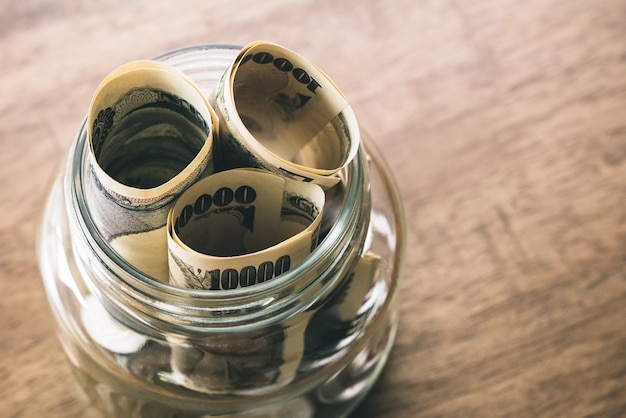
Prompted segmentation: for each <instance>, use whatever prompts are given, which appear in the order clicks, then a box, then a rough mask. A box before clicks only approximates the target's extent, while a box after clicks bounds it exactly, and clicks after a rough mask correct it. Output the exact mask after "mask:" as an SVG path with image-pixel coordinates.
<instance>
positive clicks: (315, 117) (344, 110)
mask: <svg viewBox="0 0 626 418" xmlns="http://www.w3.org/2000/svg"><path fill="white" fill-rule="evenodd" d="M214 100H215V106H216V111H217V113H218V115H219V117H220V137H219V146H218V149H219V153H220V160H221V161H223V162H224V164H225V165H227V166H229V167H245V166H252V167H261V168H264V169H266V170H269V171H273V172H275V173H277V174H280V175H284V176H287V177H292V178H295V179H298V180H304V181H312V182H314V183H317V184H320V185H321V186H322V187H324V188H329V187H332V186H333V185H334V184H336V183H337V182H338V180H339V179H338V177H337V175H336V173H337V172H338V171H339V170H340V169H341V168H343V167H344V166H345V165H347V164H348V163H349V162H350V161H351V160H352V159H353V158H354V156H355V154H356V152H357V149H358V147H359V143H360V134H359V126H358V124H357V121H356V117H355V115H354V112H353V111H352V108H351V107H350V106H349V105H348V103H347V101H346V98H345V97H344V96H343V94H342V93H341V92H340V91H339V89H338V88H337V86H335V84H333V82H332V81H331V80H330V79H329V78H328V77H327V76H326V75H325V74H324V73H323V72H322V71H321V70H319V69H318V68H317V67H316V66H315V65H313V64H312V63H310V62H309V61H307V60H306V59H304V58H303V57H301V56H300V55H298V54H296V53H295V52H293V51H290V50H288V49H286V48H284V47H281V46H278V45H275V44H272V43H267V42H253V43H251V44H249V45H247V46H245V47H244V48H243V49H242V50H241V51H240V53H239V55H238V56H237V57H236V59H235V61H234V62H233V64H232V65H231V66H230V67H229V68H228V69H227V70H226V72H225V73H224V74H223V76H222V78H221V79H220V81H219V82H218V85H217V87H216V92H215V97H214Z"/></svg>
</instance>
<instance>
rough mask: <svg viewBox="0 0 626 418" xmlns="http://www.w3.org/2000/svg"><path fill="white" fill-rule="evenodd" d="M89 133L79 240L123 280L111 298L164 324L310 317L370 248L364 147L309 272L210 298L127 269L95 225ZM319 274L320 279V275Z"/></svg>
mask: <svg viewBox="0 0 626 418" xmlns="http://www.w3.org/2000/svg"><path fill="white" fill-rule="evenodd" d="M240 48H241V47H238V46H235V45H226V44H203V45H197V46H191V47H186V48H180V49H175V50H172V51H170V52H167V53H165V54H162V55H159V56H157V57H156V58H155V59H157V60H162V61H166V62H167V61H172V60H173V59H179V58H183V59H184V58H190V59H192V61H193V58H194V57H193V55H195V54H197V53H200V54H202V53H207V51H208V53H209V54H211V53H227V54H228V53H230V54H233V53H235V54H236V53H237V51H239V49H240ZM205 59H206V57H205ZM183 72H184V70H183ZM86 132H87V130H86V118H85V119H84V120H83V123H82V125H81V127H80V129H79V131H78V133H77V135H76V138H75V140H74V145H73V147H72V150H71V151H70V158H69V159H68V167H67V170H66V173H67V175H66V181H67V182H68V183H66V186H68V187H67V190H69V192H68V193H67V195H66V199H68V200H67V204H68V207H71V208H73V210H71V211H70V212H73V213H70V218H73V220H74V221H75V222H76V223H77V224H78V225H77V226H78V228H79V230H80V234H79V235H80V236H81V237H83V238H84V240H85V241H86V244H87V245H88V247H89V248H91V250H92V251H93V252H94V253H96V255H97V257H99V259H100V260H102V264H103V265H104V266H105V270H106V271H107V272H108V273H105V275H108V274H111V273H112V274H113V275H114V276H115V277H116V278H117V279H118V280H119V282H118V281H117V279H112V278H110V277H107V279H108V280H107V283H106V284H105V286H109V287H110V286H112V287H116V289H114V293H115V294H113V295H108V296H113V297H115V298H120V297H124V296H129V294H130V296H131V297H132V298H135V300H136V301H138V302H139V303H140V304H146V305H149V306H148V307H147V309H148V310H150V309H157V310H158V311H159V312H157V313H156V316H165V317H167V318H169V319H172V315H173V316H175V317H176V318H178V319H179V320H180V321H181V322H182V323H185V324H190V323H196V322H198V321H199V322H201V323H204V324H205V325H206V324H215V323H216V322H221V323H222V324H223V325H231V324H232V321H233V316H231V315H227V316H226V318H225V317H224V316H223V314H224V312H226V311H229V312H230V309H235V310H237V311H238V312H239V315H241V316H242V319H243V318H245V317H247V316H248V315H251V314H253V315H255V323H256V322H257V321H259V317H258V312H259V310H261V309H263V310H264V312H266V316H267V317H268V319H275V317H276V315H278V314H279V313H280V316H281V317H282V316H283V315H287V314H288V312H292V311H293V310H297V309H306V307H307V306H308V305H310V304H311V303H313V301H314V300H316V299H317V298H318V297H319V296H320V295H322V294H324V293H330V291H331V290H332V288H333V287H334V286H333V285H332V284H331V283H335V282H338V281H339V279H340V276H342V275H341V274H335V273H336V272H337V271H343V269H347V268H350V267H351V266H352V265H353V264H354V262H356V255H354V254H352V257H347V255H348V254H350V253H351V252H354V253H356V252H358V251H354V250H355V248H354V246H355V245H362V243H363V241H364V237H365V233H366V230H367V228H366V225H367V222H368V216H369V188H368V187H369V186H368V182H367V180H366V179H367V178H368V173H367V159H366V152H365V149H364V147H363V144H361V145H360V146H359V150H358V153H357V155H356V158H354V159H353V160H352V162H350V163H349V164H348V165H347V166H346V167H344V168H343V169H342V170H341V171H340V177H341V178H342V183H343V185H344V186H345V191H344V196H343V201H342V202H341V205H340V207H339V210H338V213H337V215H336V218H335V222H334V224H333V225H332V226H331V227H330V229H329V230H328V233H327V234H326V236H325V237H324V238H323V239H322V240H321V241H320V243H319V244H318V246H317V247H316V248H315V249H314V250H313V251H312V252H311V254H310V255H309V256H308V257H307V258H306V259H305V260H304V261H303V262H302V263H301V264H299V265H297V266H296V267H294V268H293V269H291V270H289V271H287V272H285V273H283V274H281V275H280V276H277V277H275V278H272V279H271V280H270V281H268V282H264V283H258V284H255V285H252V286H248V287H240V288H237V289H228V290H220V291H208V290H203V289H188V288H183V287H179V286H175V285H172V284H170V283H164V282H161V281H159V280H157V279H155V278H153V277H151V276H148V275H146V274H145V273H143V272H141V271H139V270H137V269H136V268H134V267H132V266H130V265H129V264H128V263H127V262H125V261H124V259H123V258H121V257H120V256H119V254H117V252H116V251H115V250H114V249H112V248H111V246H110V245H109V244H108V243H107V242H106V240H105V238H104V236H103V235H102V233H101V232H100V230H99V228H98V227H97V225H96V224H95V222H94V219H93V218H92V215H91V212H90V209H89V207H88V205H87V201H86V195H85V189H84V181H85V180H86V174H87V170H89V162H88V161H89V159H88V146H87V145H88V143H87V133H86ZM364 139H365V138H362V140H364ZM358 241H360V243H358ZM359 248H360V247H358V248H357V250H359ZM350 258H352V259H350ZM312 272H315V275H313V274H312ZM311 276H313V277H311ZM97 288H98V290H100V292H99V293H103V292H104V293H109V290H111V289H105V288H103V287H102V286H97ZM122 294H124V295H122ZM189 309H191V310H192V311H195V313H192V315H191V317H190V318H193V319H189V318H187V319H183V317H186V316H187V315H188V314H189V313H190V312H189ZM207 310H208V311H207ZM207 313H209V315H208V316H207ZM210 313H213V314H215V315H210ZM150 315H152V314H150ZM236 315H237V314H236ZM167 322H170V321H169V320H168V321H167Z"/></svg>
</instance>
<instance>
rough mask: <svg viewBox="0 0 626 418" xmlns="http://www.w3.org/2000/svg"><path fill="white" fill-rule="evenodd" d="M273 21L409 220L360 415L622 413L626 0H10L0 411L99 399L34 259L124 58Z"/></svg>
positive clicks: (0, 51) (1, 64)
mask: <svg viewBox="0 0 626 418" xmlns="http://www.w3.org/2000/svg"><path fill="white" fill-rule="evenodd" d="M257 39H263V40H268V41H272V42H275V43H278V44H282V45H284V46H286V47H289V48H291V49H294V50H296V51H298V52H300V53H301V54H302V55H304V56H306V57H307V58H309V59H310V60H311V61H313V62H315V63H316V64H318V65H319V66H320V67H321V68H322V69H323V70H325V72H327V74H328V75H329V76H330V77H331V78H332V79H333V80H334V81H335V82H336V83H337V84H338V85H339V86H340V88H341V89H342V91H343V92H344V93H345V94H346V96H347V97H348V99H349V101H350V102H351V104H352V105H353V108H354V109H355V111H356V114H357V117H358V118H359V120H360V122H361V125H362V126H363V127H364V128H365V129H366V130H367V131H368V132H369V133H370V135H371V136H372V137H373V138H374V140H375V142H376V143H377V144H378V145H379V146H380V148H381V149H382V152H383V154H384V156H385V158H386V160H387V162H388V163H389V165H390V166H391V168H392V170H393V173H394V175H395V177H396V179H397V181H398V184H399V187H400V190H401V194H402V195H403V198H404V202H405V209H406V219H407V232H408V237H407V243H408V247H407V253H406V268H405V274H404V279H403V282H402V285H401V292H400V294H399V297H398V300H397V303H398V307H399V310H400V313H401V326H400V330H399V334H398V337H397V341H396V345H395V347H394V349H393V351H392V354H391V358H390V362H389V364H388V367H387V368H386V370H385V372H384V374H383V375H382V377H381V378H380V380H379V382H378V384H377V385H376V386H375V387H374V389H373V391H372V393H371V394H370V396H369V397H368V398H367V399H366V400H365V402H364V403H363V404H362V406H361V407H360V408H359V409H358V410H357V411H356V412H355V414H354V416H355V417H440V416H454V417H503V416H507V417H508V416H510V417H585V416H594V417H621V416H626V2H625V1H623V0H622V1H619V0H597V1H585V0H549V1H545V0H530V1H524V2H520V1H513V0H503V1H487V0H480V1H471V2H463V1H452V0H449V1H435V0H432V1H419V2H417V1H409V0H400V1H385V2H383V1H362V2H358V3H357V2H348V1H330V0H328V1H326V0H324V1H313V0H299V1H295V2H289V3H288V2H283V1H279V0H266V1H263V2H260V1H252V0H249V1H248V0H234V1H229V2H226V1H223V2H222V1H187V0H180V1H176V2H166V1H153V0H134V1H128V0H126V1H121V0H114V1H108V2H105V1H99V2H90V1H87V0H82V1H64V0H24V1H19V2H17V1H10V0H3V1H1V2H0V213H1V214H2V216H1V217H0V284H1V289H2V296H1V297H0V327H1V328H0V330H1V334H0V353H1V356H0V415H1V416H8V417H95V415H94V413H93V411H92V410H91V409H90V408H89V407H88V406H87V405H86V404H85V402H84V400H83V398H82V395H81V393H80V392H79V391H78V390H77V389H76V387H75V386H74V384H73V381H72V377H71V375H70V369H69V366H68V362H67V361H66V360H65V357H64V354H63V352H62V350H61V346H60V344H59V342H58V340H57V338H56V336H55V334H54V331H53V318H52V317H51V312H50V310H49V308H48V305H47V301H46V298H45V294H44V291H43V286H42V284H41V280H40V276H39V272H38V266H37V260H36V257H35V250H34V242H35V232H36V229H37V225H38V222H39V217H40V211H41V208H42V205H43V203H44V199H45V196H46V193H47V188H48V186H49V180H50V178H51V176H52V175H53V173H55V172H56V171H57V169H58V166H59V164H60V163H61V162H63V161H64V159H65V158H66V156H67V153H68V148H69V146H70V143H71V141H72V139H73V136H74V133H75V132H76V130H77V128H78V126H79V124H80V122H81V121H82V118H83V117H84V115H85V113H86V111H87V107H88V104H89V101H90V99H91V95H92V94H93V92H94V90H95V88H96V87H97V85H98V84H99V82H100V81H101V80H102V79H103V78H104V77H105V75H106V74H107V73H108V72H110V71H111V70H112V69H113V68H115V67H117V66H118V65H121V64H123V63H125V62H128V61H131V60H134V59H139V58H150V57H152V56H155V55H158V54H160V53H162V52H165V51H168V50H171V49H174V48H178V47H183V46H189V45H194V44H201V43H231V44H245V43H248V42H250V41H253V40H257Z"/></svg>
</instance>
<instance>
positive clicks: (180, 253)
mask: <svg viewBox="0 0 626 418" xmlns="http://www.w3.org/2000/svg"><path fill="white" fill-rule="evenodd" d="M324 199H325V196H324V191H323V190H322V188H321V187H319V186H318V185H315V184H312V183H305V182H301V181H296V180H291V179H286V178H283V177H280V176H277V175H275V174H272V173H268V172H265V171H261V170H258V169H245V168H243V169H234V170H227V171H223V172H220V173H216V174H213V175H211V176H208V177H206V178H204V179H202V180H200V181H198V182H197V183H196V184H194V185H193V186H191V187H190V188H189V189H187V190H186V191H185V192H184V193H183V194H182V195H181V196H180V197H179V198H178V200H177V201H176V203H174V206H173V207H172V209H171V211H170V214H169V217H168V225H167V231H168V249H169V267H170V280H171V282H172V283H173V284H175V285H178V286H181V287H188V288H196V289H208V290H228V289H237V288H239V287H247V286H251V285H254V284H256V283H261V282H264V281H267V280H270V279H272V278H274V277H276V276H278V275H280V274H282V273H284V272H286V271H288V270H289V269H290V268H293V267H295V266H296V265H297V264H299V263H301V262H302V261H303V260H304V258H305V257H306V256H307V255H309V253H310V252H311V251H312V250H313V248H314V247H315V246H316V245H317V238H318V232H319V226H320V223H321V219H322V211H323V206H324Z"/></svg>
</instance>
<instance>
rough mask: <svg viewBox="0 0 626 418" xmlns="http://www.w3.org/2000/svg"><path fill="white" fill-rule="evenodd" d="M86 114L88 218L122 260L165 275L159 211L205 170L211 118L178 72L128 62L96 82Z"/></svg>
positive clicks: (163, 213)
mask: <svg viewBox="0 0 626 418" xmlns="http://www.w3.org/2000/svg"><path fill="white" fill-rule="evenodd" d="M87 119H88V120H87V127H88V139H89V150H90V164H91V177H92V184H91V186H92V187H91V188H88V191H89V193H88V196H87V198H88V204H89V207H90V210H91V212H92V216H93V217H94V220H95V224H96V225H97V226H98V228H99V229H100V232H101V233H102V235H103V236H104V238H105V239H106V241H107V242H108V243H109V244H110V246H111V247H112V248H113V249H114V250H116V251H117V253H118V254H119V255H120V256H121V257H122V258H123V259H125V260H126V262H128V263H129V264H130V265H132V266H133V267H135V268H136V269H138V270H140V271H142V272H144V273H145V274H148V275H150V276H153V277H154V278H156V279H158V280H161V281H167V279H168V276H169V273H168V268H167V232H166V228H165V226H166V222H167V214H168V212H169V208H170V206H171V204H172V202H173V201H174V199H175V198H176V197H177V196H178V195H180V193H181V192H182V191H183V190H184V189H186V188H187V187H188V186H189V185H191V184H192V183H194V182H195V181H196V180H198V179H199V178H200V177H202V176H203V175H205V174H207V173H211V172H213V156H212V153H213V135H214V134H215V133H216V131H217V129H218V124H217V117H216V115H215V113H214V112H213V110H212V109H211V107H210V105H209V103H208V102H207V99H206V98H205V97H204V95H203V94H202V92H201V91H200V90H199V89H198V88H197V86H196V85H195V84H194V83H193V82H192V81H191V80H190V79H189V78H187V76H185V75H184V74H183V73H182V72H181V71H179V70H177V69H175V68H174V67H171V66H169V65H167V64H164V63H160V62H156V61H135V62H131V63H129V64H126V65H123V66H121V67H119V68H117V69H116V70H114V71H113V72H112V73H111V74H109V75H108V76H107V77H106V78H105V79H104V80H103V81H102V83H101V84H100V86H99V87H98V89H97V90H96V92H95V94H94V96H93V99H92V102H91V105H90V107H89V113H88V118H87Z"/></svg>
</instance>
